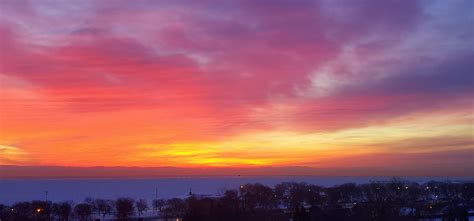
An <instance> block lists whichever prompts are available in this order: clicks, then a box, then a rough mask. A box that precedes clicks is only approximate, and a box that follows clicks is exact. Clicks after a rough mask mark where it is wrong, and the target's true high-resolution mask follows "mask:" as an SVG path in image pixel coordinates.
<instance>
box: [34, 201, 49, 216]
mask: <svg viewBox="0 0 474 221" xmlns="http://www.w3.org/2000/svg"><path fill="white" fill-rule="evenodd" d="M31 206H32V207H33V209H34V213H33V214H34V215H33V217H34V218H35V220H38V221H49V220H51V212H52V204H51V202H49V201H40V200H33V201H31Z"/></svg>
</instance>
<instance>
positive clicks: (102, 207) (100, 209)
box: [92, 199, 114, 220]
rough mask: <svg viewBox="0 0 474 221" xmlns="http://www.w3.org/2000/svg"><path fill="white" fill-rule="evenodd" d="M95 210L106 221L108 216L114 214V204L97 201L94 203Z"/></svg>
mask: <svg viewBox="0 0 474 221" xmlns="http://www.w3.org/2000/svg"><path fill="white" fill-rule="evenodd" d="M92 203H93V206H94V210H95V211H96V212H97V213H98V214H99V216H101V217H102V220H105V217H106V216H107V215H110V214H112V211H113V208H114V202H113V201H112V200H104V199H95V200H93V201H92Z"/></svg>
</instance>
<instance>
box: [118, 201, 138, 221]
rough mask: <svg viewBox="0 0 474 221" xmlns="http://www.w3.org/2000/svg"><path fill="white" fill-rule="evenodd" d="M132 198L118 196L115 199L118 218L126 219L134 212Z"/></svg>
mask: <svg viewBox="0 0 474 221" xmlns="http://www.w3.org/2000/svg"><path fill="white" fill-rule="evenodd" d="M133 204H134V200H133V199H132V198H119V199H117V200H116V201H115V210H116V216H117V219H119V220H122V221H123V220H128V219H129V218H131V217H132V216H133V215H134V214H135V211H134V208H133Z"/></svg>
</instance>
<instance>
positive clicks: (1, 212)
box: [0, 204, 11, 220]
mask: <svg viewBox="0 0 474 221" xmlns="http://www.w3.org/2000/svg"><path fill="white" fill-rule="evenodd" d="M10 215H11V211H10V208H9V207H8V206H6V205H3V204H0V220H9V219H10V218H11V217H10Z"/></svg>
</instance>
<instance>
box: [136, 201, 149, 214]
mask: <svg viewBox="0 0 474 221" xmlns="http://www.w3.org/2000/svg"><path fill="white" fill-rule="evenodd" d="M135 207H136V208H137V211H138V217H139V218H140V217H141V216H142V213H143V212H145V211H146V210H147V209H148V202H147V201H146V199H139V200H138V201H137V202H135Z"/></svg>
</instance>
